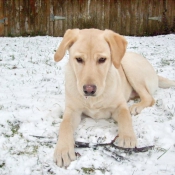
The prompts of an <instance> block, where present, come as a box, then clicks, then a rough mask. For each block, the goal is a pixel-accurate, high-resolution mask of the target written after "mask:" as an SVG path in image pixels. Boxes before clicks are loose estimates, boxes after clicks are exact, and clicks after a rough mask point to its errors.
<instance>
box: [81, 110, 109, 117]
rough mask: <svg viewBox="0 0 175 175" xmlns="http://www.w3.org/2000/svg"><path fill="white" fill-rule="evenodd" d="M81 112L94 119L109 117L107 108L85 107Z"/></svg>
mask: <svg viewBox="0 0 175 175" xmlns="http://www.w3.org/2000/svg"><path fill="white" fill-rule="evenodd" d="M83 113H84V114H85V115H87V116H89V117H91V118H94V119H100V118H103V119H106V118H110V117H111V112H110V111H109V110H107V109H85V110H84V111H83Z"/></svg>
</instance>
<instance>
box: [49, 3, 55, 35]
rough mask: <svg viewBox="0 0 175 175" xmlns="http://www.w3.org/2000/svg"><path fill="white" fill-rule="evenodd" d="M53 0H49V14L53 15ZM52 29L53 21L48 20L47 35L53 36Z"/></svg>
mask: <svg viewBox="0 0 175 175" xmlns="http://www.w3.org/2000/svg"><path fill="white" fill-rule="evenodd" d="M53 1H54V0H50V15H54V12H53V6H54V2H53ZM53 31H54V21H52V20H50V22H49V35H51V36H54V35H53Z"/></svg>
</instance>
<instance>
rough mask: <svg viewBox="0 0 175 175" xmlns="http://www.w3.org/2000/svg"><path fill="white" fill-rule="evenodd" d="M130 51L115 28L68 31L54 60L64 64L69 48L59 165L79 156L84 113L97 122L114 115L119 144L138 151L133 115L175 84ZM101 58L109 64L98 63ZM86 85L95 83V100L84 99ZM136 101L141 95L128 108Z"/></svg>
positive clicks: (64, 164) (58, 154) (56, 152)
mask: <svg viewBox="0 0 175 175" xmlns="http://www.w3.org/2000/svg"><path fill="white" fill-rule="evenodd" d="M126 47H127V42H126V40H125V39H124V38H123V37H122V36H121V35H119V34H116V33H114V32H112V31H110V30H105V31H102V30H97V29H84V30H79V29H73V30H67V31H66V33H65V35H64V38H63V40H62V42H61V44H60V46H59V48H58V49H57V51H56V53H55V57H54V59H55V61H60V60H61V59H62V58H63V57H64V54H65V52H66V50H69V57H70V59H69V62H68V63H67V67H66V76H65V78H66V84H65V92H66V94H65V95H66V105H65V112H64V116H63V121H62V123H61V125H60V129H59V138H58V142H57V145H56V148H55V153H54V160H55V162H56V163H57V165H58V166H60V167H61V166H68V165H69V164H70V162H71V160H75V158H76V157H75V152H74V137H73V134H74V131H75V129H76V128H77V126H78V124H79V123H80V121H81V115H82V114H85V115H87V116H89V117H92V118H95V119H98V118H109V117H112V118H113V119H114V120H115V121H117V122H118V128H119V137H118V144H119V146H121V147H126V148H133V147H135V146H136V144H137V139H136V136H135V133H134V130H133V126H132V119H131V114H133V115H136V114H138V113H140V112H141V111H142V109H144V108H146V107H148V106H152V105H153V104H154V99H153V97H152V95H153V93H154V92H155V91H156V89H157V88H158V86H160V87H163V88H167V87H170V86H175V82H174V81H171V80H168V79H165V78H163V77H160V76H157V74H156V72H155V71H154V69H153V68H152V66H151V65H150V64H149V62H148V61H147V60H146V59H145V58H143V57H142V56H141V55H138V54H136V53H126ZM77 58H81V59H82V62H77ZM100 58H105V59H106V60H105V62H104V63H99V59H100ZM87 84H93V85H96V87H97V90H96V93H95V96H88V97H86V96H85V95H84V92H83V86H84V85H87ZM135 97H140V102H139V103H137V104H134V105H133V106H131V107H130V108H128V106H127V101H128V100H129V99H130V98H135Z"/></svg>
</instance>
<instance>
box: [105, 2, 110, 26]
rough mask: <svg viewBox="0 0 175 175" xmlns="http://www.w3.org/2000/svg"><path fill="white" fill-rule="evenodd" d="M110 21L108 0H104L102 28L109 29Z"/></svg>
mask: <svg viewBox="0 0 175 175" xmlns="http://www.w3.org/2000/svg"><path fill="white" fill-rule="evenodd" d="M109 23H110V0H106V1H104V29H109V25H110V24H109Z"/></svg>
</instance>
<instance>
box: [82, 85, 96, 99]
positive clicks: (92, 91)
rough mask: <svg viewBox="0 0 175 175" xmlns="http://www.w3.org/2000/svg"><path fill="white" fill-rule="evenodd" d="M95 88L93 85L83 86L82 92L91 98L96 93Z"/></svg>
mask: <svg viewBox="0 0 175 175" xmlns="http://www.w3.org/2000/svg"><path fill="white" fill-rule="evenodd" d="M96 89H97V87H96V86H95V85H93V84H88V85H84V86H83V91H84V94H85V95H86V96H93V95H94V94H95V92H96Z"/></svg>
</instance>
